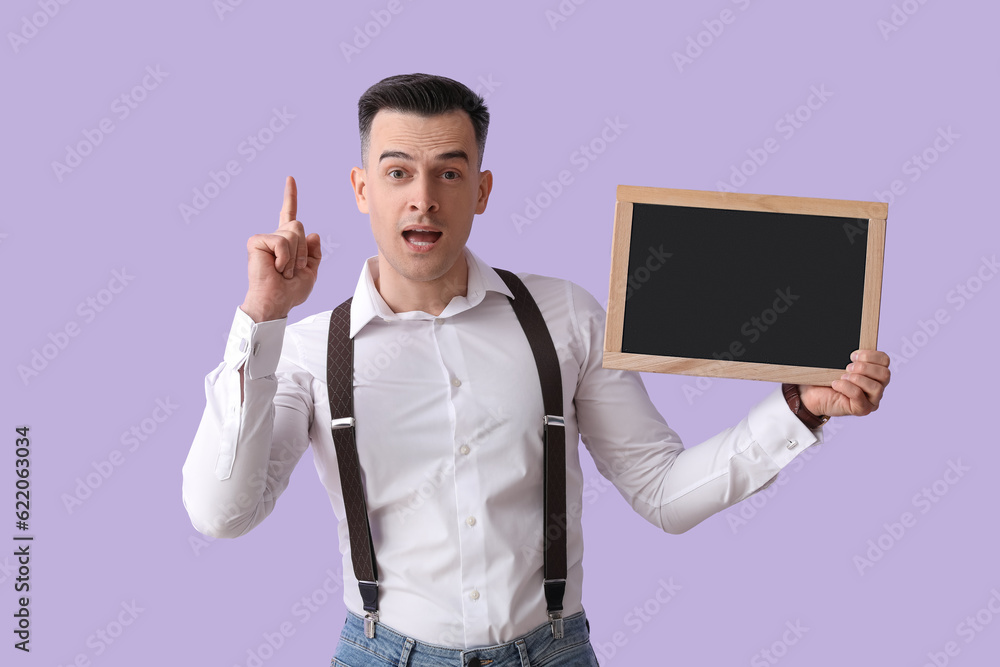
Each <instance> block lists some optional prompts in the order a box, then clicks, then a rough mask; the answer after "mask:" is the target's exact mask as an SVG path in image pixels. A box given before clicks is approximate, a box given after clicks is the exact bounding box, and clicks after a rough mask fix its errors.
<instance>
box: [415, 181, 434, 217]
mask: <svg viewBox="0 0 1000 667" xmlns="http://www.w3.org/2000/svg"><path fill="white" fill-rule="evenodd" d="M409 205H410V210H411V211H412V212H414V213H436V212H437V211H438V200H437V190H436V189H435V187H434V182H433V179H430V178H417V179H414V181H413V186H412V189H411V193H410V204H409Z"/></svg>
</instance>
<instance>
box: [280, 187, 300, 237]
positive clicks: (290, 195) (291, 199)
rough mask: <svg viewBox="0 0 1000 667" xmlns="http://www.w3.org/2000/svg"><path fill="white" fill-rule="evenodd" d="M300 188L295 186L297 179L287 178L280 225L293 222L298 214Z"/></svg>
mask: <svg viewBox="0 0 1000 667" xmlns="http://www.w3.org/2000/svg"><path fill="white" fill-rule="evenodd" d="M298 199H299V197H298V190H297V189H296V187H295V179H294V178H292V177H291V176H289V177H288V178H286V179H285V201H284V203H283V204H282V205H281V213H280V214H279V215H278V226H279V227H280V226H281V225H283V224H285V223H287V222H291V221H292V220H294V219H295V217H296V215H297V214H298V205H299V202H298Z"/></svg>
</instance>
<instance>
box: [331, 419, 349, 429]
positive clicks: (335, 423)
mask: <svg viewBox="0 0 1000 667" xmlns="http://www.w3.org/2000/svg"><path fill="white" fill-rule="evenodd" d="M330 428H332V429H333V430H335V431H336V430H337V429H338V428H354V417H341V418H340V419H333V420H331V421H330Z"/></svg>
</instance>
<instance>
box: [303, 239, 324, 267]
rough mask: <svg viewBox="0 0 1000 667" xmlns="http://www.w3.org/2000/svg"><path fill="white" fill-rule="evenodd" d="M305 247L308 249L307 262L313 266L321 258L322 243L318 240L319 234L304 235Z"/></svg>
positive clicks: (317, 263)
mask: <svg viewBox="0 0 1000 667" xmlns="http://www.w3.org/2000/svg"><path fill="white" fill-rule="evenodd" d="M306 248H307V249H308V251H309V263H310V265H311V266H313V267H314V268H315V267H316V266H317V265H319V263H320V260H322V259H323V244H322V243H321V242H320V240H319V234H315V233H314V234H310V235H309V236H307V237H306Z"/></svg>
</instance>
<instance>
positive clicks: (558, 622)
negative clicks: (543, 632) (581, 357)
mask: <svg viewBox="0 0 1000 667" xmlns="http://www.w3.org/2000/svg"><path fill="white" fill-rule="evenodd" d="M549 626H551V628H552V638H553V639H562V638H563V619H562V612H558V611H550V612H549Z"/></svg>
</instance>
